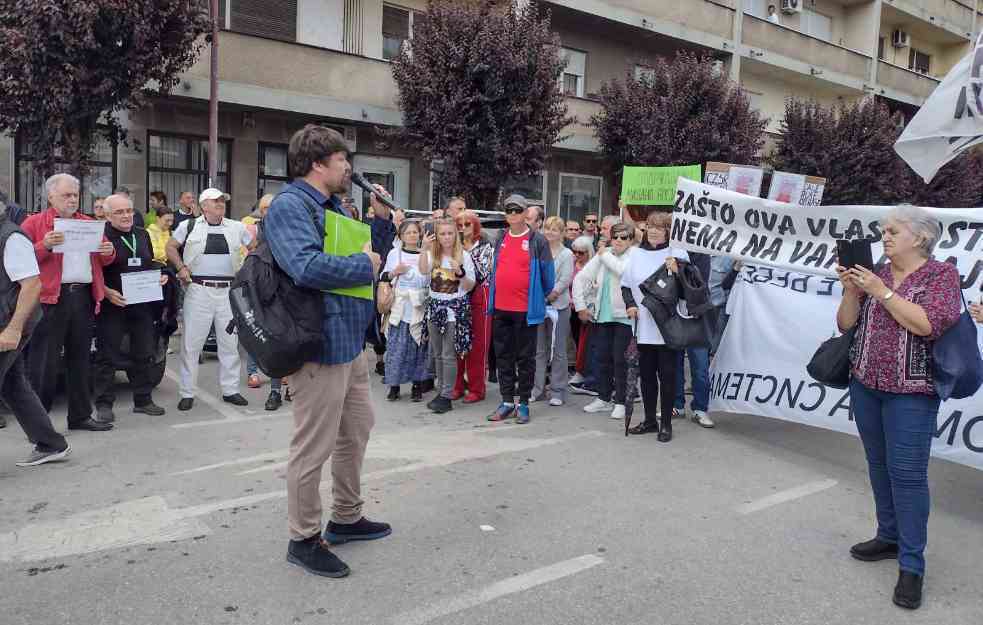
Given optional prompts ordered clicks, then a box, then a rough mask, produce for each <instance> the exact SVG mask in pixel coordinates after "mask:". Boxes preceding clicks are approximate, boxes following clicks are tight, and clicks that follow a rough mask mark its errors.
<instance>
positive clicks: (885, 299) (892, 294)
mask: <svg viewBox="0 0 983 625" xmlns="http://www.w3.org/2000/svg"><path fill="white" fill-rule="evenodd" d="M892 297H894V291H888V292H887V295H885V296H884V299H882V300H881V303H882V304H883V303H884V302H886V301H887V300H889V299H891V298H892Z"/></svg>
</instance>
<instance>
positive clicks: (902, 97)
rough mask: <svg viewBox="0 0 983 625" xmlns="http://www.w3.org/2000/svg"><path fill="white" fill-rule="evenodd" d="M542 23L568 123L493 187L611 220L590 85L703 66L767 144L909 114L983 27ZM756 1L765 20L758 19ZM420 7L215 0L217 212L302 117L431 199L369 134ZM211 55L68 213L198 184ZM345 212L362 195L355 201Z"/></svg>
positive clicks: (735, 19)
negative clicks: (686, 61) (814, 120)
mask: <svg viewBox="0 0 983 625" xmlns="http://www.w3.org/2000/svg"><path fill="white" fill-rule="evenodd" d="M539 4H540V5H541V6H543V7H545V8H548V9H549V10H550V11H551V13H552V16H553V27H554V29H555V30H556V31H557V32H558V33H559V35H560V37H561V40H562V45H563V54H564V55H565V56H566V58H567V59H568V67H567V69H566V72H565V74H564V76H563V77H562V80H561V82H560V84H559V85H558V88H560V89H562V90H563V92H564V93H565V95H566V98H567V103H568V105H569V109H570V113H571V114H572V115H575V116H577V118H578V122H577V123H575V124H574V125H572V126H571V127H570V128H569V129H568V130H567V133H568V134H570V136H569V137H568V138H567V139H565V140H564V141H562V142H560V143H558V144H557V145H555V146H554V149H553V151H552V153H551V156H550V159H549V162H548V165H547V168H546V170H545V171H543V172H541V173H540V174H539V175H537V176H533V177H531V178H529V179H526V180H514V181H508V182H507V185H506V186H507V190H509V191H512V190H516V191H520V192H522V193H524V194H525V195H526V196H527V197H530V198H535V199H538V200H542V201H543V202H545V204H546V206H547V211H548V212H549V213H550V214H560V215H562V216H564V217H570V218H579V217H581V216H582V215H583V214H584V213H585V212H588V211H597V210H601V211H604V212H607V211H610V210H612V209H613V208H614V206H615V205H616V201H617V189H615V188H614V186H613V184H612V181H611V179H610V176H608V175H607V174H608V169H607V168H606V167H605V163H604V162H603V160H602V159H601V158H600V156H599V155H598V152H597V142H596V139H595V138H594V136H593V133H592V132H591V130H590V129H589V128H588V127H587V126H586V122H587V120H588V119H589V118H590V116H591V115H592V114H593V113H595V112H597V111H598V110H599V105H598V103H597V101H596V95H595V94H596V93H597V92H598V91H599V89H600V87H601V85H602V84H603V83H604V82H605V81H609V80H612V79H616V78H621V77H623V76H624V75H625V74H626V72H643V71H645V68H646V64H647V63H650V62H651V60H652V59H653V58H655V57H657V56H659V55H673V54H675V52H676V51H677V50H681V49H685V50H692V51H698V52H703V53H706V54H710V55H712V56H714V57H715V58H717V59H719V60H720V62H721V71H726V72H729V75H730V76H731V78H732V79H734V80H735V81H738V82H739V83H740V84H741V85H742V86H743V87H744V88H745V89H746V90H747V92H748V93H749V94H750V98H751V101H752V105H753V106H755V107H756V108H758V109H760V110H761V111H762V113H763V114H764V115H765V116H767V117H769V118H770V119H771V121H770V123H769V126H768V131H769V133H771V134H772V135H775V134H776V133H777V132H778V130H779V123H780V120H781V116H782V114H783V112H784V101H785V98H787V97H789V96H798V97H812V98H816V99H818V100H820V101H822V102H826V103H832V102H837V101H841V100H842V101H852V100H856V99H858V98H862V97H870V96H873V97H878V98H883V99H884V100H885V101H887V102H888V103H889V104H890V105H891V106H892V107H894V108H897V109H899V110H902V111H904V112H905V113H906V114H912V113H913V112H914V111H915V110H917V107H919V106H920V105H921V104H922V103H923V102H924V100H925V98H926V97H927V96H928V95H929V94H930V93H931V92H932V90H933V89H934V88H935V86H936V85H937V84H938V82H939V80H940V79H941V78H942V77H943V76H944V75H945V74H946V73H947V72H948V71H949V69H951V67H952V66H953V65H954V64H955V63H957V62H958V60H959V59H960V58H961V57H962V56H963V55H964V54H966V53H967V52H968V51H969V49H970V47H971V41H972V40H973V36H972V34H973V33H974V32H977V31H978V30H979V27H980V25H981V24H983V22H981V21H980V19H981V17H983V14H981V13H980V9H981V8H983V7H980V6H977V5H978V0H563V1H557V2H546V1H541V2H539ZM769 5H774V6H775V9H776V16H771V17H769V10H768V9H769ZM425 7H426V2H425V0H393V1H392V2H389V1H388V0H386V1H384V0H222V8H221V21H222V25H223V27H224V28H223V32H222V34H221V40H220V52H219V85H220V98H221V104H220V116H219V135H220V145H219V150H220V154H219V163H220V165H219V181H218V184H219V186H222V187H224V188H226V189H227V190H229V192H230V193H231V194H232V197H233V200H232V214H233V216H237V217H238V216H242V215H244V214H245V213H247V212H248V211H249V209H250V207H251V206H252V205H253V203H254V202H255V201H256V199H257V197H258V196H260V195H262V194H263V193H266V192H275V191H276V190H277V189H279V188H280V186H281V185H283V183H284V182H285V181H287V180H288V178H287V166H286V144H287V141H288V140H289V137H290V135H291V134H292V133H293V132H294V131H295V130H297V129H298V128H299V127H301V126H302V125H303V124H305V123H308V122H317V123H324V124H328V125H331V126H333V127H335V128H337V129H338V130H339V131H341V132H342V133H343V134H344V136H345V137H346V138H347V139H348V141H349V142H350V145H351V148H352V153H353V155H354V156H353V164H354V167H355V168H356V169H357V170H358V171H361V172H364V173H365V174H366V175H367V177H369V178H370V179H372V180H375V181H377V182H379V183H381V184H384V185H385V186H386V187H387V188H390V189H392V191H393V193H394V195H395V197H396V200H397V201H398V202H399V203H400V204H402V205H403V206H406V207H409V208H414V209H428V208H431V207H432V206H435V205H438V204H440V203H441V202H442V201H443V197H444V196H445V195H446V191H445V190H444V189H442V188H441V185H440V177H439V169H440V164H439V163H428V162H425V161H424V160H423V159H422V158H421V157H420V156H419V155H418V154H414V153H412V152H411V151H409V150H407V149H405V148H403V147H401V146H399V145H395V144H393V143H392V142H391V141H389V140H388V139H387V138H386V137H385V136H384V135H382V134H380V132H379V129H382V128H386V127H392V126H396V125H398V124H400V119H401V116H400V112H399V110H398V109H397V106H396V95H397V94H396V86H395V83H394V81H393V79H392V75H391V65H390V59H392V58H393V57H394V56H395V55H396V54H397V53H398V51H399V49H400V46H401V45H402V44H403V42H404V41H406V40H410V39H412V37H413V25H414V21H415V20H419V18H420V15H421V13H422V12H423V11H424V10H425ZM209 55H210V51H209V49H207V48H206V49H205V50H204V53H203V55H202V57H201V59H200V60H199V62H198V63H197V64H196V65H195V66H193V67H192V68H191V69H190V70H189V71H188V72H186V74H185V75H184V76H183V77H182V80H181V83H180V84H179V85H178V87H177V88H176V89H175V90H174V92H173V93H172V94H171V95H170V96H169V97H167V98H159V99H157V100H155V101H154V102H152V104H151V105H150V106H149V107H147V108H146V109H144V110H141V111H139V112H137V113H135V114H133V115H131V116H129V118H128V119H127V120H126V124H127V126H128V128H129V129H130V134H131V136H132V137H133V138H135V139H137V140H138V141H139V142H140V146H139V149H137V148H135V147H133V146H129V147H127V146H122V145H121V146H111V145H102V146H100V147H99V149H98V150H97V152H96V154H95V155H94V157H93V161H92V173H91V174H90V175H89V176H87V177H86V179H85V180H84V181H83V196H84V197H83V203H84V204H85V205H86V206H89V205H91V200H92V197H93V196H96V195H105V194H106V193H108V192H109V191H110V190H111V189H112V188H114V187H117V186H120V185H125V186H126V187H128V188H130V189H131V190H132V191H133V194H134V198H135V203H136V204H137V206H138V207H139V208H143V207H145V206H146V204H147V197H148V195H149V193H150V192H151V191H156V190H163V191H165V192H166V193H167V195H168V198H169V199H170V200H171V201H172V202H173V201H174V200H175V199H176V195H177V193H178V192H179V191H181V190H184V189H191V190H200V189H201V188H203V187H204V185H205V183H206V179H207V161H208V159H207V128H208V124H207V121H208V112H207V99H208V68H209V64H210V56H209ZM40 182H41V181H40V180H38V179H37V177H36V176H35V175H34V174H33V172H32V169H31V154H30V148H29V141H26V140H23V139H22V138H17V139H16V140H15V139H10V140H7V141H5V142H3V143H0V187H2V188H5V189H13V191H14V192H13V194H12V195H14V196H15V197H16V199H17V200H18V201H20V202H21V203H22V204H24V205H26V206H29V207H34V206H37V205H38V204H39V203H40V201H41V196H40ZM355 200H356V203H358V204H359V205H361V204H364V203H365V202H366V199H365V198H363V197H362V194H361V193H355Z"/></svg>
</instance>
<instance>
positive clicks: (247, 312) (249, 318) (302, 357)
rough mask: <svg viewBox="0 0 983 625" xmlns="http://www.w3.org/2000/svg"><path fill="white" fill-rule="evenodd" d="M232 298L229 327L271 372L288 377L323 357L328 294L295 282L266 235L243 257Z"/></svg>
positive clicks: (232, 286)
mask: <svg viewBox="0 0 983 625" xmlns="http://www.w3.org/2000/svg"><path fill="white" fill-rule="evenodd" d="M229 301H230V303H231V305H232V321H231V323H230V324H229V331H230V332H231V331H237V332H238V334H239V342H240V343H241V344H242V346H243V347H244V348H245V350H246V351H247V352H248V353H249V355H250V356H252V357H253V358H254V359H255V360H256V364H257V365H258V366H259V368H260V369H261V370H262V371H263V373H265V374H266V375H268V376H270V377H271V378H282V377H284V376H288V375H291V374H293V373H296V372H297V371H298V370H299V369H300V368H301V367H303V366H304V363H306V362H312V361H314V362H316V361H317V360H318V359H319V358H320V356H321V350H322V348H323V346H324V335H323V332H324V330H323V327H322V323H323V321H324V296H323V294H322V293H321V292H320V291H318V290H316V289H305V288H302V287H298V286H297V285H296V284H294V281H293V279H292V278H291V277H290V276H289V275H287V273H286V272H285V271H283V270H282V269H281V268H280V266H279V265H278V264H277V262H276V259H275V258H273V252H272V250H270V246H269V244H268V243H267V242H266V241H265V240H260V243H259V245H258V246H257V247H256V249H255V250H253V251H252V252H251V253H250V254H249V256H247V257H246V259H245V261H243V264H242V268H241V269H240V270H239V273H238V275H236V277H235V279H234V280H233V281H232V285H231V288H230V289H229ZM233 326H234V327H233Z"/></svg>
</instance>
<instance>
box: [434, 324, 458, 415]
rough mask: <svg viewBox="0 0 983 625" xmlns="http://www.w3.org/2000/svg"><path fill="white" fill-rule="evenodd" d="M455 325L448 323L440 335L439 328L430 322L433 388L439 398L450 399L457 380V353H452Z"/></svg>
mask: <svg viewBox="0 0 983 625" xmlns="http://www.w3.org/2000/svg"><path fill="white" fill-rule="evenodd" d="M456 329H457V323H456V322H454V321H449V322H448V323H447V326H446V327H445V328H444V333H443V334H441V333H440V327H439V326H437V324H435V323H434V322H432V321H431V322H430V324H429V327H428V331H429V332H430V353H431V354H433V362H434V373H435V374H436V382H435V383H434V388H435V389H437V393H438V394H439V395H440V396H441V397H447V398H450V396H451V392H452V391H453V390H454V381H455V380H456V379H457V352H455V351H454V331H455V330H456Z"/></svg>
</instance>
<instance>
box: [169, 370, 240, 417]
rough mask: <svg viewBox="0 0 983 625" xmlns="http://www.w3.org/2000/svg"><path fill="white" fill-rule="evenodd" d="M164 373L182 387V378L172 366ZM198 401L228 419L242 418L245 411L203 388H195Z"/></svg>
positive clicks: (196, 400)
mask: <svg viewBox="0 0 983 625" xmlns="http://www.w3.org/2000/svg"><path fill="white" fill-rule="evenodd" d="M164 375H166V376H167V377H168V378H170V379H171V380H172V381H173V382H174V383H175V384H177V385H178V388H181V378H180V377H178V374H177V373H175V372H174V371H173V370H171V368H170V367H168V368H166V369H164ZM198 401H200V402H202V403H203V404H205V405H207V406H208V407H209V408H211V409H212V410H214V411H215V412H217V413H219V414H220V415H222V416H223V417H225V418H226V419H240V418H242V416H243V413H241V412H239V411H238V410H236V409H235V408H233V407H232V404H229V403H226V402H224V401H222V398H221V397H216V396H214V395H212V394H211V393H206V392H205V391H203V390H201V389H195V402H198Z"/></svg>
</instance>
